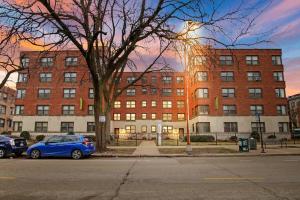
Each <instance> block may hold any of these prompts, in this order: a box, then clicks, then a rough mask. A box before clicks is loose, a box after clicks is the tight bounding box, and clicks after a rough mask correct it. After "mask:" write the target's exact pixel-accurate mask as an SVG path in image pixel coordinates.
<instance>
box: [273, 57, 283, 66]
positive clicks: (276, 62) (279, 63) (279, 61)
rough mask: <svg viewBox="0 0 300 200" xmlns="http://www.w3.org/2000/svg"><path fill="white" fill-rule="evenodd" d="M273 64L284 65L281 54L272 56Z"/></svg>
mask: <svg viewBox="0 0 300 200" xmlns="http://www.w3.org/2000/svg"><path fill="white" fill-rule="evenodd" d="M272 65H282V60H281V56H272Z"/></svg>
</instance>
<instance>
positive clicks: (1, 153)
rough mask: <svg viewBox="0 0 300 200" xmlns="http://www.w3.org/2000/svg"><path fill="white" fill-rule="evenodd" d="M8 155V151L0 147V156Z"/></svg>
mask: <svg viewBox="0 0 300 200" xmlns="http://www.w3.org/2000/svg"><path fill="white" fill-rule="evenodd" d="M5 156H6V151H5V149H3V148H0V158H4V157H5Z"/></svg>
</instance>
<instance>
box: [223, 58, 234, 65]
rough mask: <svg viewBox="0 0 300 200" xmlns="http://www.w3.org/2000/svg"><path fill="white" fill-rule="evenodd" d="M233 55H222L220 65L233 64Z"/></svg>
mask: <svg viewBox="0 0 300 200" xmlns="http://www.w3.org/2000/svg"><path fill="white" fill-rule="evenodd" d="M232 63H233V61H232V56H220V65H232Z"/></svg>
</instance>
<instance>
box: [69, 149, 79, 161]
mask: <svg viewBox="0 0 300 200" xmlns="http://www.w3.org/2000/svg"><path fill="white" fill-rule="evenodd" d="M71 156H72V158H73V159H75V160H78V159H80V158H82V152H81V151H80V150H78V149H76V150H74V151H72V155H71Z"/></svg>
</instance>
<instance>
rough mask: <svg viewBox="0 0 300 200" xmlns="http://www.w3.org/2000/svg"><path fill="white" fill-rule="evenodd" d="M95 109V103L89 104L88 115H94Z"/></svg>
mask: <svg viewBox="0 0 300 200" xmlns="http://www.w3.org/2000/svg"><path fill="white" fill-rule="evenodd" d="M94 110H95V107H94V105H89V106H88V115H94Z"/></svg>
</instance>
